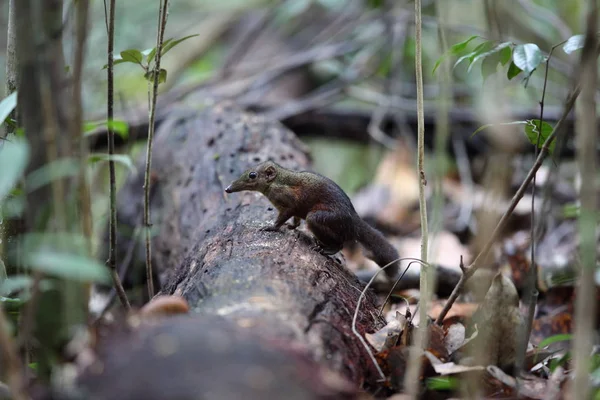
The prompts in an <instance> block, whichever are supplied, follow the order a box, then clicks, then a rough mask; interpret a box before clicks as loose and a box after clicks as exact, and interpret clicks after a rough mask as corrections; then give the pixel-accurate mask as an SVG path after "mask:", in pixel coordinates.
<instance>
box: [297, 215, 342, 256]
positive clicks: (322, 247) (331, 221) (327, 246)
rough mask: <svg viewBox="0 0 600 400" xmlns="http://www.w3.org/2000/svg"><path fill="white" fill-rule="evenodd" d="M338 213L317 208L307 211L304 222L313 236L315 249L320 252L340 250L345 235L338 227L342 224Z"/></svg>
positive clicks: (329, 253)
mask: <svg viewBox="0 0 600 400" xmlns="http://www.w3.org/2000/svg"><path fill="white" fill-rule="evenodd" d="M341 222H342V221H340V220H339V216H338V214H336V213H335V212H332V211H328V210H317V211H312V212H310V213H308V215H307V216H306V224H307V225H308V229H310V231H311V232H312V234H313V235H314V238H315V242H316V245H315V250H317V251H319V253H321V254H325V255H332V254H335V253H337V252H338V251H340V250H342V248H343V247H344V242H345V237H344V233H343V230H342V231H340V227H343V225H344V224H342V223H341Z"/></svg>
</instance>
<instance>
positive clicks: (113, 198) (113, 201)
mask: <svg viewBox="0 0 600 400" xmlns="http://www.w3.org/2000/svg"><path fill="white" fill-rule="evenodd" d="M114 42H115V0H110V8H109V16H108V67H107V69H106V70H107V75H108V100H107V119H108V121H109V122H111V121H112V120H113V117H114V111H113V105H114V59H113V53H114V45H115V43H114ZM106 132H107V134H108V155H109V160H108V169H109V175H110V227H109V249H108V254H109V255H108V266H109V268H110V274H111V276H112V280H113V284H114V286H115V290H116V291H117V295H118V296H119V300H120V301H121V305H122V306H123V308H125V309H126V310H129V309H130V308H131V306H130V305H129V300H127V295H126V294H125V289H123V285H122V284H121V279H119V274H118V273H117V255H116V253H117V189H116V177H115V162H114V160H113V155H114V154H115V133H114V132H113V130H112V124H111V123H108V124H107V130H106Z"/></svg>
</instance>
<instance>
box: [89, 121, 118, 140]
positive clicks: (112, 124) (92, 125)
mask: <svg viewBox="0 0 600 400" xmlns="http://www.w3.org/2000/svg"><path fill="white" fill-rule="evenodd" d="M101 127H106V128H107V129H108V128H110V129H112V130H113V132H114V133H116V134H117V135H119V136H120V137H121V139H123V140H127V138H129V125H128V124H127V122H125V121H122V120H118V119H113V120H111V121H107V120H104V121H97V122H86V123H84V125H83V135H84V136H92V135H98V134H99V133H101V131H100V130H99V129H98V128H101Z"/></svg>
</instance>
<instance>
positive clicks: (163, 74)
mask: <svg viewBox="0 0 600 400" xmlns="http://www.w3.org/2000/svg"><path fill="white" fill-rule="evenodd" d="M144 78H146V80H147V81H148V82H154V71H148V72H146V73H145V74H144ZM166 81H167V70H166V69H164V68H161V69H160V72H159V73H158V83H159V84H160V83H164V82H166Z"/></svg>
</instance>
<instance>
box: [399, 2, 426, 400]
mask: <svg viewBox="0 0 600 400" xmlns="http://www.w3.org/2000/svg"><path fill="white" fill-rule="evenodd" d="M421 25H422V20H421V0H415V74H416V86H417V173H418V174H419V214H420V216H421V260H422V261H423V264H421V275H420V285H419V286H420V292H421V294H422V295H421V298H420V300H419V307H420V309H419V317H420V321H421V322H420V323H419V328H418V331H417V335H416V338H415V339H416V340H415V343H414V344H413V346H412V347H411V349H410V356H409V360H408V370H407V372H406V374H405V376H404V387H405V390H406V392H407V393H408V394H409V395H411V396H416V395H417V393H418V391H419V382H420V381H419V372H420V371H421V354H422V350H423V349H425V347H426V346H427V341H428V337H427V333H428V329H427V310H428V308H429V304H428V302H429V299H428V294H430V293H432V292H433V290H432V288H431V287H430V285H431V283H432V282H431V279H430V277H429V268H428V267H427V251H428V249H427V241H428V239H429V233H428V230H427V202H426V199H425V186H426V185H427V179H426V178H425V116H424V113H423V65H422V61H421V52H422V44H421V35H422V30H421Z"/></svg>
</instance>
